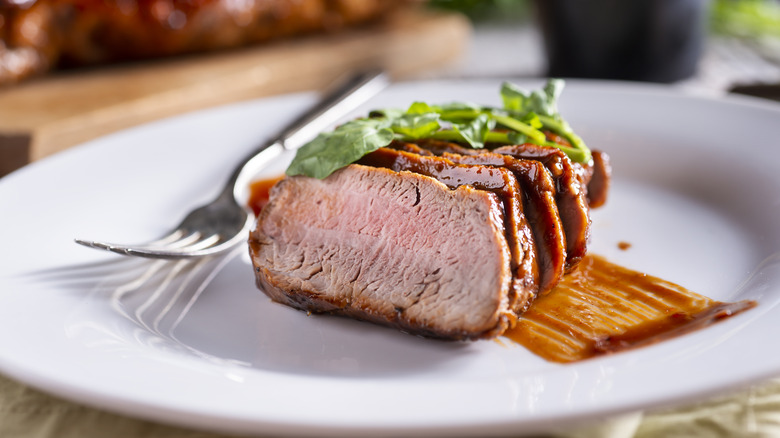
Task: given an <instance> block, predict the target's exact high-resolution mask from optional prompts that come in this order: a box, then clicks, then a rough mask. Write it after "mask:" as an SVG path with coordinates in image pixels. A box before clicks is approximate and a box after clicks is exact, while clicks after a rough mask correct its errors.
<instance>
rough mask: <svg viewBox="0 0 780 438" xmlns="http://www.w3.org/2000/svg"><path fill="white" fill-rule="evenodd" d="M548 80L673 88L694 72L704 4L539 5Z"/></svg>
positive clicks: (593, 1)
mask: <svg viewBox="0 0 780 438" xmlns="http://www.w3.org/2000/svg"><path fill="white" fill-rule="evenodd" d="M535 6H536V13H537V14H538V20H539V26H540V28H541V31H542V36H543V39H544V44H545V51H546V56H547V61H548V71H547V75H548V76H552V77H562V78H567V77H569V78H600V79H618V80H636V81H651V82H674V81H678V80H681V79H685V78H688V77H690V76H692V75H693V74H694V73H695V72H696V66H697V63H698V61H699V58H700V56H701V52H702V49H703V45H704V40H705V38H706V32H707V13H708V7H707V6H708V5H707V0H538V1H536V2H535Z"/></svg>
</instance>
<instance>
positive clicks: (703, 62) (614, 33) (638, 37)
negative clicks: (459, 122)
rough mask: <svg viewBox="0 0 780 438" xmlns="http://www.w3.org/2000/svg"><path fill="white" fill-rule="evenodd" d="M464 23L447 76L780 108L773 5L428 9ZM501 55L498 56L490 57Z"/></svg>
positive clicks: (724, 1) (767, 0) (778, 27)
mask: <svg viewBox="0 0 780 438" xmlns="http://www.w3.org/2000/svg"><path fill="white" fill-rule="evenodd" d="M429 5H430V6H431V7H433V8H437V9H442V10H452V11H458V12H459V13H463V14H464V15H466V16H467V17H469V20H470V22H471V23H472V24H473V26H474V34H473V38H472V40H471V41H470V45H469V48H468V51H467V54H466V56H465V57H464V58H463V59H461V60H460V61H459V62H458V63H457V64H456V66H455V67H454V68H452V69H450V70H449V72H450V73H461V74H464V75H474V76H481V75H493V76H495V75H498V76H547V75H552V76H561V77H581V78H601V79H618V80H638V81H652V82H662V83H673V84H675V85H676V86H680V87H684V88H685V89H687V90H689V91H692V92H698V93H702V94H712V95H720V94H723V93H727V92H731V91H736V92H741V93H745V94H755V95H759V96H762V97H767V98H774V99H780V1H778V0H637V1H628V2H626V1H620V0H548V1H545V0H539V1H533V0H432V1H431V2H430V3H429ZM497 48H500V49H497Z"/></svg>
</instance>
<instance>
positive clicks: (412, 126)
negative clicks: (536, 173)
mask: <svg viewBox="0 0 780 438" xmlns="http://www.w3.org/2000/svg"><path fill="white" fill-rule="evenodd" d="M563 86H564V82H563V81H562V80H560V79H551V80H549V81H548V82H547V84H546V85H545V86H544V88H542V89H541V90H534V91H531V92H526V91H523V90H521V89H520V88H518V87H517V86H516V85H514V84H510V83H508V82H507V83H504V84H503V85H502V86H501V99H502V101H503V107H502V108H491V107H484V106H480V105H476V104H472V103H467V102H455V103H448V104H444V105H431V104H428V103H425V102H414V103H413V104H412V105H410V106H409V108H408V109H407V110H406V111H403V110H399V109H393V108H387V109H380V110H375V111H372V112H371V113H370V117H369V118H364V119H357V120H353V121H350V122H347V123H345V124H343V125H341V126H339V127H337V128H336V129H335V130H333V131H331V132H325V133H322V134H320V135H319V136H317V138H315V139H314V140H312V141H311V142H309V143H307V144H306V145H304V146H303V147H302V148H300V149H299V150H298V152H297V154H296V155H295V158H294V159H293V161H292V163H291V164H290V166H289V167H288V168H287V175H306V176H310V177H314V178H320V179H321V178H325V177H327V176H328V175H330V174H331V173H333V172H335V171H336V170H338V169H340V168H342V167H344V166H347V165H348V164H351V163H353V162H355V161H357V160H359V159H360V158H362V157H363V156H364V155H366V154H368V153H371V152H373V151H375V150H377V149H379V148H381V147H384V146H387V145H389V144H390V143H391V142H392V141H393V140H394V139H398V140H409V141H413V140H419V139H423V138H433V139H439V140H446V141H453V142H458V143H461V144H464V145H468V146H470V147H472V148H474V149H481V148H484V147H485V144H486V143H488V144H523V143H534V144H538V145H543V146H551V147H556V148H559V149H561V150H562V151H563V152H565V153H566V154H567V155H568V156H569V158H570V159H572V160H573V161H576V162H579V163H585V162H588V161H590V159H591V154H590V150H589V149H588V147H587V146H586V145H585V143H584V142H583V141H582V139H581V138H580V137H579V136H577V135H576V134H575V133H574V131H573V130H572V129H571V127H570V126H569V124H568V123H566V121H565V120H563V118H562V117H561V116H560V114H559V113H558V107H557V102H558V97H559V96H560V94H561V91H562V90H563ZM545 131H548V132H552V133H554V134H557V135H559V136H561V137H563V138H565V139H566V140H567V141H568V142H569V145H566V144H558V143H554V142H551V141H548V140H547V136H546V135H545Z"/></svg>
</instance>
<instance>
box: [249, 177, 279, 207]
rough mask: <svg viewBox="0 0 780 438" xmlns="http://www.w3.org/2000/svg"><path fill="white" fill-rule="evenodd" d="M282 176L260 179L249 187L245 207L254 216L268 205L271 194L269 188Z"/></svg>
mask: <svg viewBox="0 0 780 438" xmlns="http://www.w3.org/2000/svg"><path fill="white" fill-rule="evenodd" d="M282 178H284V176H277V177H276V178H269V179H260V180H257V181H253V182H252V183H251V184H250V185H249V200H248V201H247V206H249V208H250V209H252V211H253V212H254V213H255V216H257V215H259V214H260V210H262V209H263V207H265V204H267V203H268V198H269V197H270V194H271V187H273V186H274V185H276V183H278V182H279V181H280V180H281V179H282Z"/></svg>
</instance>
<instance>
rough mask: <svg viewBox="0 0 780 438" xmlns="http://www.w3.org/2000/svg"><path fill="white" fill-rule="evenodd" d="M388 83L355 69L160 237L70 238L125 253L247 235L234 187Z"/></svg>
mask: <svg viewBox="0 0 780 438" xmlns="http://www.w3.org/2000/svg"><path fill="white" fill-rule="evenodd" d="M388 84H389V79H388V77H387V75H386V74H385V73H383V72H382V71H376V70H372V71H368V72H363V73H359V74H357V75H355V76H354V77H352V78H351V79H350V80H348V81H347V82H346V83H345V84H343V85H342V86H340V87H338V88H337V89H335V90H333V91H332V92H330V93H328V94H327V95H326V96H324V97H323V98H322V99H321V100H320V101H319V102H318V103H317V104H316V105H315V106H314V107H312V108H310V109H309V110H308V111H306V112H305V113H304V114H302V115H301V116H300V117H299V118H297V119H296V120H295V121H293V122H292V123H291V124H290V125H288V126H287V127H286V128H285V129H283V130H282V131H281V132H280V133H279V134H278V135H277V136H276V137H273V138H272V139H271V140H270V141H267V142H266V143H264V144H263V145H262V146H260V147H259V148H258V149H256V150H255V151H253V152H252V153H251V154H250V155H249V156H248V157H247V158H246V159H244V160H243V161H241V163H240V164H239V165H238V166H237V167H236V169H235V170H234V171H233V173H232V174H231V175H230V178H228V180H227V184H225V188H224V189H223V190H222V192H221V193H220V194H219V196H217V198H216V199H214V201H212V202H210V203H209V204H206V205H204V206H202V207H199V208H196V209H195V210H193V211H192V212H190V213H189V214H188V215H187V216H186V217H185V218H184V220H183V221H182V222H181V223H180V224H179V225H177V226H176V228H174V229H173V230H172V231H171V232H170V233H168V234H167V235H165V236H164V237H162V238H160V239H157V240H154V241H151V242H147V243H143V244H138V245H124V244H116V243H108V242H100V241H94V240H82V239H75V240H76V243H78V244H81V245H85V246H88V247H90V248H97V249H103V250H106V251H111V252H115V253H118V254H123V255H128V256H139V257H149V258H161V259H172V258H185V257H202V256H207V255H212V254H216V253H219V252H222V251H225V250H227V249H229V248H232V247H233V246H235V245H236V244H238V243H239V242H243V241H244V240H245V239H246V236H245V234H246V232H248V231H249V228H250V227H251V224H252V221H253V219H254V218H253V214H252V213H251V212H250V211H249V210H248V209H247V207H245V206H242V205H240V204H239V202H238V201H237V200H236V192H237V190H238V189H239V188H241V187H243V186H242V184H244V185H245V184H248V183H249V179H250V178H252V177H253V176H254V175H256V174H257V172H258V171H259V170H260V169H262V167H263V166H265V165H267V164H268V163H269V162H270V161H271V160H273V159H274V158H275V157H278V156H279V155H281V154H282V153H283V152H284V151H290V150H295V149H298V148H300V147H301V146H302V145H303V144H304V142H305V141H306V140H308V139H310V138H313V137H314V135H316V134H317V133H319V132H320V131H321V130H323V129H325V128H326V127H328V126H329V125H331V124H332V123H334V122H336V121H337V120H338V119H339V118H340V117H342V116H343V115H345V114H346V113H348V112H349V111H350V110H352V109H354V108H356V107H357V106H358V105H360V104H361V103H363V102H365V101H367V100H368V99H369V98H370V97H372V96H374V95H375V94H377V93H378V92H379V91H381V90H382V89H384V88H385V87H386V86H387V85H388Z"/></svg>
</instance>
